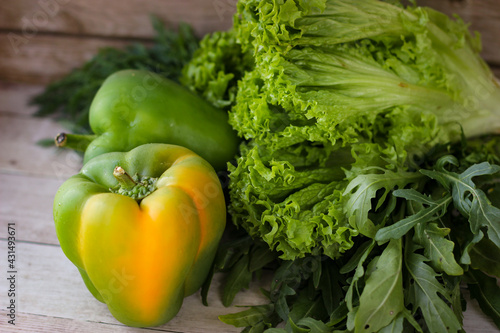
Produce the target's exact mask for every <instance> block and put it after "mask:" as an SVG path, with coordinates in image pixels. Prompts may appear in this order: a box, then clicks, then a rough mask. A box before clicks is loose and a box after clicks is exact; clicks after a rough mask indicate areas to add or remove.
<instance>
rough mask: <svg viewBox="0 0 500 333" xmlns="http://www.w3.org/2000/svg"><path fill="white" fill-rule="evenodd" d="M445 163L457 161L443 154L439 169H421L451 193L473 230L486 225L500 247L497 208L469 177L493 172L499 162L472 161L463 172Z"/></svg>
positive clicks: (490, 237)
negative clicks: (456, 170)
mask: <svg viewBox="0 0 500 333" xmlns="http://www.w3.org/2000/svg"><path fill="white" fill-rule="evenodd" d="M447 164H453V165H458V161H457V160H456V158H455V157H452V156H445V157H442V158H441V159H440V160H439V161H438V162H437V168H438V170H433V171H431V170H421V171H420V172H421V173H423V174H424V175H426V176H428V177H430V178H432V179H435V180H437V181H438V182H440V183H441V184H442V185H443V186H445V188H447V189H448V191H450V192H451V194H452V196H453V204H454V206H455V207H456V208H457V209H458V210H459V211H460V213H461V214H462V215H464V216H466V217H468V219H469V223H470V228H471V231H472V233H473V234H477V233H478V232H479V231H480V229H481V228H483V227H484V228H486V229H487V235H488V237H489V239H490V240H491V241H492V242H493V243H494V244H495V245H496V246H497V247H499V248H500V223H499V222H498V221H500V209H499V208H497V207H495V206H493V205H492V204H491V203H490V201H489V200H488V198H487V196H486V194H485V193H484V192H483V191H482V190H481V189H478V188H477V187H476V185H475V184H474V182H473V181H472V178H474V177H477V176H484V175H493V174H495V173H497V172H499V171H500V166H498V165H492V164H490V163H488V162H483V163H479V164H474V165H472V166H471V167H469V168H468V169H467V170H465V171H464V172H463V173H462V174H457V173H455V172H452V171H448V170H446V168H445V167H446V165H447Z"/></svg>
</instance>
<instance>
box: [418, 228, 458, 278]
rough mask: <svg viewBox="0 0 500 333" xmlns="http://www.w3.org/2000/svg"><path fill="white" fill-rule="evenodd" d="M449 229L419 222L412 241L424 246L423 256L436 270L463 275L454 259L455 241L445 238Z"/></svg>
mask: <svg viewBox="0 0 500 333" xmlns="http://www.w3.org/2000/svg"><path fill="white" fill-rule="evenodd" d="M449 233H450V229H447V228H439V227H438V225H437V224H436V223H428V224H419V225H417V226H416V227H415V235H414V238H413V239H414V241H415V242H416V243H417V244H420V245H421V246H422V247H423V248H424V254H425V256H426V257H427V258H428V259H429V260H430V262H431V263H432V266H433V268H434V269H435V270H436V271H438V272H443V271H444V272H445V273H446V274H448V275H455V276H457V275H463V273H464V270H463V269H462V267H460V265H459V264H458V263H457V261H456V260H455V256H454V255H453V248H454V246H455V243H454V242H452V241H450V240H449V239H446V236H447V235H448V234H449Z"/></svg>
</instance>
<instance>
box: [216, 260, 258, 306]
mask: <svg viewBox="0 0 500 333" xmlns="http://www.w3.org/2000/svg"><path fill="white" fill-rule="evenodd" d="M249 261H250V257H249V256H246V255H245V256H242V257H241V258H240V260H238V262H237V263H236V264H235V265H234V266H233V268H232V269H231V271H230V272H229V273H228V275H227V278H226V281H225V284H224V292H223V295H222V304H223V305H224V306H230V305H231V303H233V300H234V297H235V296H236V294H237V293H238V292H239V291H241V290H242V289H248V287H249V285H250V281H251V280H252V273H251V272H250V270H249V269H248V263H249Z"/></svg>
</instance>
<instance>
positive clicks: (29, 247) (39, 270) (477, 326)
mask: <svg viewBox="0 0 500 333" xmlns="http://www.w3.org/2000/svg"><path fill="white" fill-rule="evenodd" d="M422 2H425V3H429V4H432V1H422ZM123 3H125V4H126V5H122V4H123ZM438 3H439V4H432V5H433V6H435V7H436V8H438V9H441V10H445V11H449V12H452V11H454V12H458V13H460V14H461V15H462V16H463V17H464V18H465V19H466V21H469V22H472V23H473V28H475V29H478V30H481V31H482V33H483V40H486V41H488V43H486V42H485V43H484V44H485V46H486V48H485V52H484V53H483V54H484V57H485V59H487V60H488V61H489V62H490V64H492V65H495V64H497V65H500V54H499V53H498V50H499V49H500V38H499V37H498V35H497V32H498V31H499V30H500V2H498V1H497V0H475V1H473V0H471V1H451V0H450V1H439V2H438ZM50 4H51V6H52V7H50V6H49V7H47V6H48V5H50ZM189 8H196V10H189ZM234 8H235V7H234V1H229V0H213V1H203V0H184V1H164V0H149V1H140V0H133V1H132V0H129V1H123V2H119V1H117V0H115V1H108V2H104V1H102V0H101V1H98V0H92V1H84V0H73V1H67V0H66V1H63V0H58V1H56V0H52V1H45V2H43V1H35V0H16V1H2V2H0V269H1V274H0V277H1V278H0V331H1V332H140V331H141V332H142V331H151V330H155V331H164V332H186V333H188V332H189V333H194V332H239V331H240V329H238V328H234V327H232V326H228V325H225V324H223V323H222V322H220V321H219V320H218V318H217V317H218V315H221V314H226V313H230V312H237V311H240V310H241V308H237V307H235V306H232V307H229V308H224V307H223V306H222V304H221V300H220V297H219V291H220V289H221V285H222V281H221V276H216V278H215V281H214V283H213V286H212V289H211V291H210V293H209V303H210V306H208V307H205V306H203V305H202V304H201V298H200V295H199V294H195V295H193V296H191V297H188V298H187V299H185V301H184V305H183V307H182V309H181V311H180V313H179V314H178V316H176V317H175V318H174V319H173V320H172V321H170V322H169V323H167V324H166V325H164V326H161V327H157V328H154V329H146V328H145V329H139V328H130V327H126V326H124V325H122V324H120V323H119V322H117V321H116V320H115V319H114V318H113V317H112V316H111V315H110V313H109V311H108V310H107V308H106V306H105V305H103V304H102V303H100V302H98V301H97V300H95V299H94V298H93V296H92V295H91V294H90V293H89V292H88V291H87V289H86V287H85V285H84V284H83V281H82V280H81V278H80V276H79V274H78V272H77V269H76V268H75V267H74V266H73V264H71V262H70V261H69V260H68V259H67V258H66V257H65V256H64V254H63V252H62V251H61V248H60V246H59V244H58V240H57V237H56V234H55V229H54V225H53V219H52V201H53V198H54V195H55V192H56V191H57V189H58V187H59V186H60V185H61V184H62V183H63V182H64V180H65V179H66V178H68V177H69V176H71V175H73V174H74V173H76V172H78V171H79V169H80V167H81V158H80V156H79V155H77V154H76V153H73V152H70V151H66V150H57V149H55V148H42V147H40V146H37V145H36V142H37V141H38V140H40V139H44V138H49V137H53V136H54V135H55V134H57V133H58V132H59V131H61V130H62V129H63V128H62V127H61V126H60V125H59V124H57V123H56V122H54V121H52V120H50V119H40V118H34V117H32V113H33V112H34V111H35V110H34V109H33V107H30V106H28V104H27V102H28V100H29V98H30V96H32V95H33V94H36V93H38V92H40V91H41V90H42V89H43V86H44V84H46V83H48V82H51V81H53V80H55V79H57V78H59V77H61V76H62V75H64V74H65V73H67V72H68V71H69V70H71V68H74V67H75V66H78V65H80V64H81V63H82V62H83V61H85V60H86V59H89V58H90V57H91V56H92V55H93V54H94V53H95V52H96V50H97V49H98V48H99V47H102V46H105V45H111V46H116V47H121V46H123V45H127V44H129V43H130V41H132V40H140V41H145V42H148V40H149V39H150V38H151V35H152V30H151V27H150V24H149V19H148V14H149V13H150V12H152V11H154V12H155V13H156V14H157V15H158V16H160V17H161V18H162V19H164V20H166V22H168V23H169V24H171V25H175V24H177V23H178V22H179V21H186V22H189V23H192V24H193V25H194V26H195V29H196V31H197V32H198V33H199V34H200V35H201V34H203V33H205V32H207V31H211V30H218V29H224V28H226V27H228V26H230V24H231V14H232V12H233V11H234ZM42 12H43V13H45V14H46V15H45V17H46V19H44V16H43V15H42V14H40V13H42ZM30 29H31V30H30ZM15 36H17V37H20V38H21V39H15ZM13 38H14V39H13ZM495 71H496V73H497V75H498V73H499V72H498V70H496V69H495ZM9 226H10V227H11V229H10V230H11V231H12V230H14V232H15V239H16V242H15V261H13V262H11V263H9V262H8V258H7V254H8V251H9V249H8V232H9V229H8V227H9ZM10 264H13V267H12V268H10V267H9V265H10ZM9 271H12V272H13V273H9ZM11 275H14V278H15V288H14V289H15V297H11V295H8V290H9V288H10V282H9V280H8V279H7V278H9V277H10V276H11ZM260 285H261V284H260V283H258V282H255V283H254V284H253V285H252V287H251V288H250V290H247V291H242V292H241V293H240V294H238V295H237V297H236V299H235V302H234V304H235V305H255V304H261V303H264V302H265V299H264V297H263V296H262V295H261V294H260V292H259V290H258V287H259V286H260ZM11 299H13V300H14V301H15V325H12V324H10V323H9V322H8V320H10V318H9V316H8V314H9V309H7V307H8V306H9V304H10V301H11ZM464 323H465V324H464V325H465V330H466V331H467V332H468V333H492V332H499V331H500V330H499V329H498V328H496V326H494V325H493V323H492V322H491V321H490V320H489V319H488V318H487V317H486V316H484V315H483V314H482V313H481V311H480V310H479V308H478V305H477V303H476V302H475V301H469V302H468V309H467V311H466V313H465V319H464Z"/></svg>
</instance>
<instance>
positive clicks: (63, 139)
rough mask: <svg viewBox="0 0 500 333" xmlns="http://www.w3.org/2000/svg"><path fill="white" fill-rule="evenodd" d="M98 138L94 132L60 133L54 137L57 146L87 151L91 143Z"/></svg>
mask: <svg viewBox="0 0 500 333" xmlns="http://www.w3.org/2000/svg"><path fill="white" fill-rule="evenodd" d="M95 138H97V135H93V134H68V133H59V134H57V136H56V137H55V138H54V141H55V144H56V146H57V147H65V148H70V149H74V150H76V151H85V150H87V147H88V146H89V144H90V143H91V142H92V141H94V139H95Z"/></svg>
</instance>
